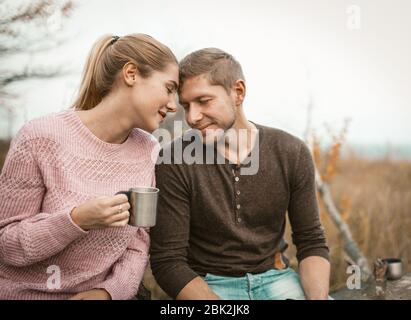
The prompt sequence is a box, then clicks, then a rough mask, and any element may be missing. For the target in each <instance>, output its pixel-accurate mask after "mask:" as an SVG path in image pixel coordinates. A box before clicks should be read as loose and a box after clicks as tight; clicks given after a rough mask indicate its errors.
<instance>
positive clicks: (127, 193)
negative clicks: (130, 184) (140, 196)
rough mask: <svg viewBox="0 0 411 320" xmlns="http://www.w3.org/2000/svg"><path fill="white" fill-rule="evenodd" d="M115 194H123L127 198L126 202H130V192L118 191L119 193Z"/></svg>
mask: <svg viewBox="0 0 411 320" xmlns="http://www.w3.org/2000/svg"><path fill="white" fill-rule="evenodd" d="M117 194H125V195H126V196H127V199H128V202H130V198H131V191H119V192H116V195H117Z"/></svg>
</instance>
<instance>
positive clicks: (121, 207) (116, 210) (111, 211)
mask: <svg viewBox="0 0 411 320" xmlns="http://www.w3.org/2000/svg"><path fill="white" fill-rule="evenodd" d="M130 208H131V206H130V203H129V202H123V203H121V204H118V205H115V206H113V207H110V208H107V209H106V213H107V215H109V216H114V215H118V214H120V213H121V212H124V211H128V210H129V209H130Z"/></svg>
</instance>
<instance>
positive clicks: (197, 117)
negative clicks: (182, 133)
mask: <svg viewBox="0 0 411 320" xmlns="http://www.w3.org/2000/svg"><path fill="white" fill-rule="evenodd" d="M186 117H187V122H188V124H189V125H191V126H193V125H196V124H197V123H198V122H200V121H201V119H203V114H202V113H201V110H200V108H197V107H196V106H195V105H194V104H192V105H191V106H190V107H189V109H188V111H186Z"/></svg>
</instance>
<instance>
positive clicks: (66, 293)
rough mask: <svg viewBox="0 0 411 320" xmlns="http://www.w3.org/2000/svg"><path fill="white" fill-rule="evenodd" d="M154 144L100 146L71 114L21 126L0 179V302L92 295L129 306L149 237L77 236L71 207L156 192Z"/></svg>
mask: <svg viewBox="0 0 411 320" xmlns="http://www.w3.org/2000/svg"><path fill="white" fill-rule="evenodd" d="M153 149H154V150H155V149H157V143H156V142H155V140H154V139H152V138H151V136H150V135H148V134H147V133H145V132H143V131H141V130H139V129H134V130H133V131H132V132H131V134H130V136H129V137H128V139H127V140H126V141H125V142H124V143H122V144H110V143H106V142H104V141H102V140H100V139H98V138H97V137H96V136H95V135H94V134H93V133H92V132H91V131H89V130H88V128H87V127H86V126H85V125H84V124H83V123H82V122H81V120H80V118H79V117H78V116H77V114H76V113H75V112H74V111H73V110H67V111H63V112H60V113H55V114H51V115H48V116H45V117H43V118H40V119H36V120H33V121H31V122H29V123H27V124H26V125H25V126H24V127H23V128H22V129H21V130H20V131H19V133H18V134H17V136H16V137H15V138H14V140H13V141H12V143H11V147H10V150H9V153H8V155H7V158H6V161H5V164H4V167H3V170H2V173H1V176H0V299H66V298H69V297H71V296H72V295H74V294H76V293H78V292H81V291H85V290H90V289H93V288H104V289H106V290H107V291H108V292H109V293H110V295H111V297H112V298H113V299H129V298H131V297H133V296H134V295H135V294H136V292H137V289H138V286H139V284H140V281H141V279H142V276H143V273H144V270H145V268H146V264H147V260H148V259H147V256H148V248H149V236H148V233H147V231H146V230H145V229H142V228H136V227H131V226H126V227H120V228H106V229H98V230H90V231H88V232H86V231H84V230H82V229H81V228H79V227H78V226H77V225H75V224H74V222H73V221H72V219H71V216H70V211H71V210H72V208H73V207H75V206H78V205H79V204H81V203H83V202H85V201H86V200H88V199H91V198H94V197H97V196H103V195H105V196H112V195H114V194H115V193H116V192H117V191H120V190H128V189H129V188H130V187H133V186H153V185H154V181H155V178H154V163H153V161H152V157H151V154H152V151H153Z"/></svg>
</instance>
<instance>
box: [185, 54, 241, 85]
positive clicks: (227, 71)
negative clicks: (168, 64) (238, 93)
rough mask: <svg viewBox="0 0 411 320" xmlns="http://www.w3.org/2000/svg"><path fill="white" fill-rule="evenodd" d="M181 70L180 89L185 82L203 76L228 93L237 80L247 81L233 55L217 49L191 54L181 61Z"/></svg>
mask: <svg viewBox="0 0 411 320" xmlns="http://www.w3.org/2000/svg"><path fill="white" fill-rule="evenodd" d="M179 68H180V73H179V78H180V88H182V87H183V83H184V81H185V80H187V79H190V78H193V77H196V76H199V75H203V74H204V75H205V76H206V77H207V79H208V81H209V82H210V84H212V85H220V86H222V87H223V88H224V89H225V90H226V91H227V93H229V92H230V90H231V89H232V87H233V85H234V83H235V82H236V81H237V80H239V79H242V80H244V81H245V78H244V74H243V70H242V68H241V65H240V64H239V63H238V61H237V60H236V59H235V58H234V57H233V56H232V55H231V54H229V53H227V52H224V51H223V50H221V49H217V48H205V49H201V50H197V51H194V52H192V53H190V54H189V55H187V56H186V57H185V58H184V59H183V60H181V61H180V64H179Z"/></svg>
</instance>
